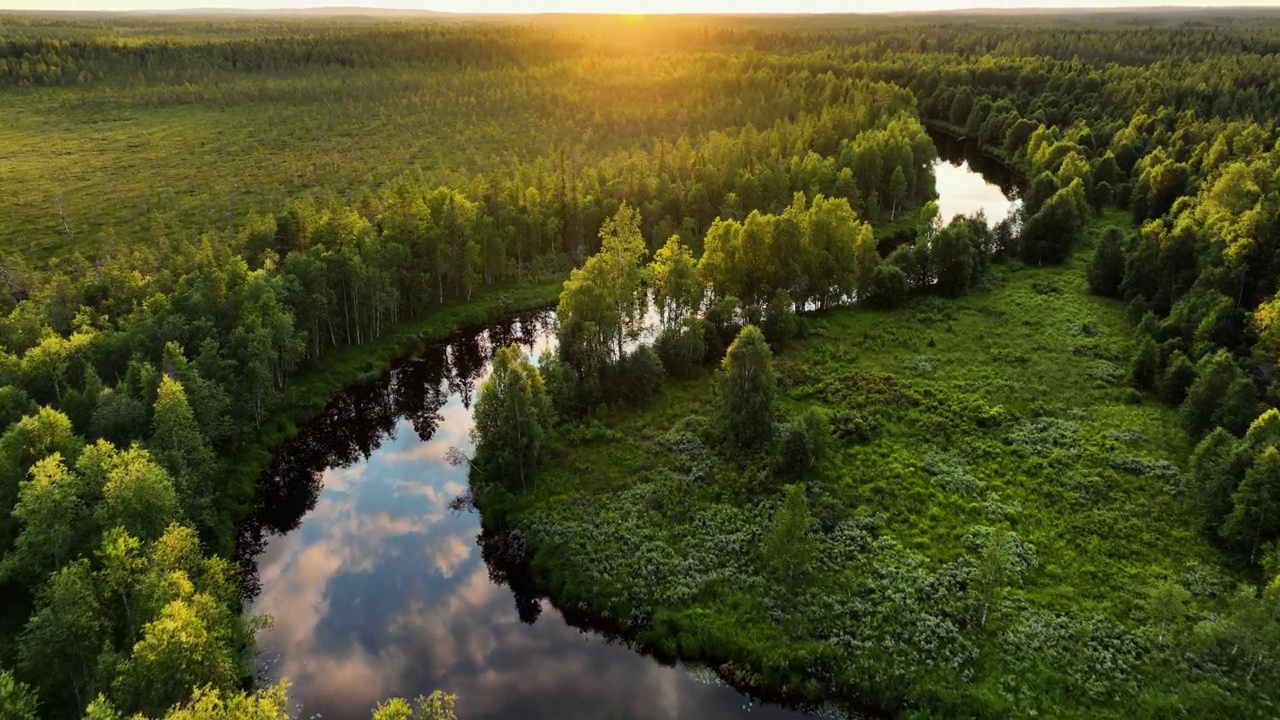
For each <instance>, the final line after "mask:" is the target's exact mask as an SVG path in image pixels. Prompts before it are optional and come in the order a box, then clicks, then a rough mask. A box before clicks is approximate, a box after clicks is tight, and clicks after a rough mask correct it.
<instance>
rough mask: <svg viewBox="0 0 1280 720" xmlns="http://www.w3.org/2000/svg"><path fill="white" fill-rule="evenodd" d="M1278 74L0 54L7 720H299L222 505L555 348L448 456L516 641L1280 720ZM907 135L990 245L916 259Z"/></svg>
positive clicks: (1033, 60)
mask: <svg viewBox="0 0 1280 720" xmlns="http://www.w3.org/2000/svg"><path fill="white" fill-rule="evenodd" d="M1278 52H1280V13H1277V12H1273V11H1266V10H1256V11H1255V10H1249V11H1245V10H1232V11H1208V10H1205V11H1177V12H1162V13H1160V14H1158V15H1157V14H1144V13H1140V12H1137V11H1124V12H1113V13H1103V12H1099V13H1095V14H1082V13H1073V14H1054V13H1027V14H1011V15H1005V14H997V13H975V14H946V15H938V16H847V17H844V16H832V17H818V16H814V17H795V18H789V17H776V18H736V17H712V16H688V17H684V16H681V17H670V18H663V17H643V18H622V17H605V16H591V17H586V16H583V17H575V16H565V17H538V18H486V19H479V18H466V17H462V18H452V19H447V20H442V19H434V18H432V19H422V18H400V19H387V18H372V17H371V18H356V17H341V18H337V17H335V18H321V17H295V18H291V17H286V16H277V15H269V14H268V15H261V16H245V17H236V16H230V17H219V18H216V19H210V18H200V17H194V16H192V17H187V16H182V15H174V16H165V17H161V16H156V17H147V16H132V15H131V16H111V15H100V16H98V15H89V16H82V15H58V14H13V15H8V16H0V96H2V97H3V99H4V106H5V108H6V109H5V117H6V122H5V123H3V127H0V147H2V148H3V150H4V152H0V218H3V220H2V222H0V556H2V559H0V588H2V589H0V717H3V718H5V719H6V720H8V718H14V719H15V720H36V719H37V718H40V719H42V720H43V719H53V718H85V719H86V720H88V719H93V720H121V719H122V718H135V717H137V718H142V719H144V720H145V719H147V718H151V719H153V720H160V719H162V718H163V719H165V720H187V719H191V720H197V719H198V720H212V719H213V718H236V719H240V718H244V719H246V720H247V719H249V718H253V719H254V720H267V719H272V720H282V719H283V718H288V717H292V715H291V708H290V703H289V701H288V700H287V693H288V683H287V681H281V682H280V683H278V684H264V683H256V684H255V683H254V682H252V680H253V677H254V674H255V668H256V665H257V648H256V645H255V634H256V633H257V632H258V631H259V630H260V629H262V628H263V627H265V625H266V623H267V622H268V620H267V619H266V618H264V617H259V616H255V615H253V613H252V612H249V611H248V610H247V601H248V600H249V598H250V596H251V595H252V592H253V590H252V587H253V584H254V580H255V578H254V577H253V572H252V568H251V567H249V566H250V565H251V564H252V563H251V562H246V558H245V557H244V552H243V549H244V546H245V537H244V536H245V534H246V531H245V521H246V519H247V518H249V517H250V516H252V515H253V514H254V512H255V510H258V509H260V508H261V504H262V498H261V495H262V494H263V493H264V492H267V491H268V490H267V489H264V488H263V487H261V486H260V483H259V478H260V476H261V475H262V474H263V472H264V471H265V470H266V469H267V468H268V467H269V466H270V465H271V463H272V461H273V459H274V458H275V453H276V451H277V450H278V449H279V448H280V447H281V446H282V445H283V444H284V443H285V442H286V441H287V440H289V439H290V438H292V437H294V436H295V435H297V434H298V432H299V430H300V427H301V426H303V425H305V423H306V422H307V421H309V420H311V419H312V418H314V417H315V416H317V414H319V413H320V411H321V409H322V408H323V407H324V406H325V403H326V402H327V401H328V400H329V399H330V398H331V397H333V396H335V393H338V392H339V391H340V390H342V389H343V388H345V387H348V386H351V385H353V384H355V383H357V382H364V381H368V380H369V379H371V378H376V377H378V376H379V375H380V374H382V372H383V371H385V370H386V369H387V368H388V367H390V366H391V365H392V363H394V362H395V361H397V360H398V359H400V358H403V357H406V356H412V355H414V354H415V353H422V352H425V350H424V347H425V346H426V343H428V342H429V341H431V340H434V339H439V338H443V337H447V336H449V335H450V334H451V333H452V332H454V331H456V330H459V329H461V328H463V327H466V326H468V325H471V324H475V323H478V322H484V321H490V320H497V319H500V318H502V317H506V316H510V315H511V314H512V313H515V312H517V311H520V310H524V309H529V308H545V307H554V308H555V317H556V319H555V344H554V349H553V350H551V351H548V352H545V353H544V354H542V355H541V356H539V357H534V356H532V355H531V354H530V353H529V352H528V351H527V350H526V349H524V348H522V347H520V346H518V345H512V346H510V347H500V346H499V347H495V348H493V353H492V358H491V362H492V365H491V368H490V369H489V370H488V373H487V375H485V376H484V377H483V378H478V377H477V378H476V379H478V380H479V382H478V386H477V389H476V392H475V401H474V406H473V407H471V408H470V410H471V412H472V417H473V421H474V427H473V429H472V431H471V432H472V438H473V439H474V451H473V452H472V453H471V454H470V456H469V457H463V458H458V461H459V462H465V463H466V464H467V465H468V467H469V472H470V479H471V483H470V484H471V487H470V489H469V496H470V497H471V498H472V499H473V502H474V505H475V507H476V508H477V509H478V511H479V513H480V515H481V518H482V521H483V524H484V528H485V533H486V535H492V536H494V537H500V538H502V543H501V547H502V548H504V550H503V552H505V553H506V554H508V555H510V557H507V558H506V560H508V561H510V562H512V563H514V564H515V565H518V566H519V567H521V568H522V570H521V573H520V574H521V575H522V577H524V579H525V580H526V581H527V584H528V585H529V586H530V588H526V589H531V592H532V593H533V594H535V595H537V596H539V597H546V598H549V600H550V601H551V602H552V603H554V604H555V605H557V606H559V607H564V608H576V609H577V611H578V612H580V613H582V614H584V615H587V616H590V617H591V618H592V621H593V623H595V624H596V625H599V626H600V627H603V628H606V629H608V631H609V632H611V633H615V634H617V635H618V636H620V637H623V638H625V639H626V640H627V641H628V642H629V643H632V644H633V645H634V646H635V647H637V648H638V649H640V650H643V651H645V652H649V653H652V654H654V655H656V656H658V657H660V658H663V659H668V660H673V661H675V660H679V661H690V662H694V661H696V662H700V663H703V664H706V665H708V666H710V667H712V668H714V670H715V671H716V673H717V675H718V676H719V678H721V679H722V680H723V681H725V682H728V683H729V684H732V685H734V686H735V687H739V688H741V689H743V690H745V691H748V692H752V693H755V694H757V695H758V696H763V697H768V698H771V699H775V700H778V701H780V702H784V703H788V704H792V705H797V706H803V707H819V706H822V707H825V706H828V705H830V706H834V707H839V708H842V711H844V712H861V713H869V714H873V715H883V716H890V717H908V718H928V717H957V716H962V717H1031V716H1034V715H1046V714H1047V715H1051V716H1054V717H1170V716H1186V717H1259V718H1263V717H1271V716H1273V715H1274V704H1275V703H1276V702H1277V701H1280V696H1277V690H1276V689H1277V688H1280V544H1278V543H1280V410H1277V402H1278V401H1280V384H1278V382H1280V381H1277V378H1276V374H1277V363H1278V362H1280V265H1278V263H1280V142H1278V141H1280V134H1278V131H1277V127H1276V124H1275V118H1276V117H1277V116H1278V115H1280V55H1278V54H1277V53H1278ZM941 136H946V137H951V138H962V139H964V141H966V142H969V143H972V144H975V145H976V147H978V148H980V151H981V152H982V153H983V154H984V155H985V156H986V157H988V158H989V159H990V160H991V161H992V162H997V163H999V164H1000V165H1002V166H1003V167H1004V168H1006V169H1007V170H1008V171H1009V172H1011V173H1013V174H1015V175H1016V176H1017V177H1018V178H1019V179H1020V181H1019V183H1018V184H1019V186H1020V191H1019V200H1020V202H1019V203H1018V205H1017V209H1016V211H1015V212H1014V213H1013V214H1011V216H1010V217H1008V218H991V219H988V218H986V217H983V216H982V215H981V214H978V215H974V216H957V217H954V218H950V217H942V216H941V215H940V212H939V210H938V205H937V203H936V202H935V199H936V198H937V190H936V188H935V177H934V173H933V167H934V166H933V163H934V160H935V158H936V156H937V149H936V147H935V138H937V137H941ZM485 359H486V360H487V359H488V358H485ZM476 365H477V367H478V366H480V365H483V361H477V362H476ZM424 422H425V423H426V424H430V420H429V418H425V417H424ZM339 435H340V434H339ZM329 452H330V453H337V454H341V452H343V451H339V450H338V449H336V448H335V449H331V450H329ZM351 454H352V455H355V454H358V453H357V452H352V453H351ZM366 454H367V451H366ZM302 474H305V473H299V475H302ZM314 480H315V477H314V476H309V477H307V478H300V481H301V483H302V485H308V484H309V483H311V482H313V481H314ZM313 503H314V500H313ZM512 589H513V590H516V588H515V587H514V583H513V587H512ZM440 690H441V691H442V692H437V693H435V694H432V695H430V696H429V697H427V698H423V699H421V700H420V701H418V702H417V703H416V704H411V703H409V702H406V701H403V700H388V701H387V702H386V703H384V704H383V705H381V706H379V707H378V708H376V709H375V708H369V713H370V714H372V716H373V717H375V718H377V719H378V720H393V719H395V720H407V719H409V718H424V719H425V718H445V717H452V716H453V715H454V702H455V699H454V698H453V696H451V695H449V694H447V693H448V692H449V688H441V689H440Z"/></svg>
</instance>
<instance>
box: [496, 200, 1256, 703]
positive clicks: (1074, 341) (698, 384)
mask: <svg viewBox="0 0 1280 720" xmlns="http://www.w3.org/2000/svg"><path fill="white" fill-rule="evenodd" d="M1113 224H1114V225H1117V226H1120V227H1123V228H1127V227H1129V221H1128V219H1127V217H1125V215H1124V214H1123V213H1120V212H1118V211H1112V212H1109V213H1108V214H1106V215H1104V216H1103V217H1100V218H1095V219H1093V220H1092V221H1091V222H1090V225H1089V229H1088V235H1089V242H1087V243H1085V245H1084V246H1083V247H1081V248H1079V249H1078V250H1077V252H1076V254H1075V255H1074V256H1073V257H1072V258H1071V259H1070V260H1069V261H1068V262H1067V263H1065V264H1063V265H1062V266H1058V267H1047V268H1025V267H1021V266H1020V265H1018V264H1016V263H1010V264H1007V265H998V266H995V267H994V268H993V277H992V278H990V280H989V282H988V287H987V288H986V290H985V291H983V292H979V293H975V294H973V295H970V296H966V297H964V298H961V299H958V300H941V299H937V298H930V297H925V298H920V299H918V300H917V301H915V302H914V303H912V304H911V306H909V307H907V308H904V309H901V310H897V311H893V312H888V313H881V312H872V311H868V310H865V309H861V308H847V309H840V310H835V311H831V312H827V313H823V314H819V315H817V316H814V317H813V318H812V319H811V321H812V324H813V325H815V326H816V327H818V328H819V333H818V334H816V335H815V336H813V337H810V338H807V339H805V340H802V341H800V342H797V343H796V344H795V345H794V346H793V347H790V348H787V349H786V350H785V351H783V352H782V353H781V354H780V355H779V357H778V359H777V369H778V375H779V385H780V388H779V389H780V400H779V406H780V408H779V411H778V416H779V419H780V420H785V419H786V418H787V417H794V416H796V415H797V414H799V413H800V412H802V411H804V410H808V409H818V410H820V411H822V412H824V413H826V414H827V416H828V418H829V419H830V422H831V424H832V426H833V429H834V439H833V441H832V442H833V444H834V448H833V451H832V453H831V457H829V459H828V460H826V461H825V462H824V463H823V464H822V465H820V466H819V467H818V468H817V469H816V470H815V471H814V472H812V473H811V474H808V475H797V474H795V473H794V472H792V471H791V470H790V468H788V467H787V466H785V465H780V464H779V463H778V462H777V461H776V460H775V456H774V455H773V454H772V452H764V453H758V454H741V453H738V452H735V451H733V450H731V449H730V448H729V447H728V446H726V444H725V443H724V442H723V441H722V439H721V438H720V437H719V433H718V432H717V430H716V427H715V423H714V422H713V417H712V414H713V413H714V410H713V408H714V406H715V402H716V400H715V393H714V389H713V383H712V381H711V377H710V375H707V376H704V377H703V378H701V379H699V380H694V381H687V382H671V381H669V382H668V384H667V385H666V386H665V387H664V389H663V390H662V392H661V394H660V395H659V396H658V397H656V398H654V399H653V401H652V402H651V403H650V404H649V405H648V407H647V408H646V409H644V410H608V411H603V412H601V413H599V414H598V415H597V416H595V417H593V418H592V420H591V422H590V423H588V424H586V425H582V426H576V427H570V428H564V429H562V431H561V432H560V433H558V437H559V439H560V446H559V447H558V448H557V451H556V453H555V459H554V461H552V462H551V463H549V465H548V467H547V468H546V469H545V470H544V474H543V476H542V477H541V478H540V479H539V481H538V483H537V484H536V485H535V486H534V487H533V488H532V489H530V490H529V491H526V492H524V493H522V494H520V495H518V496H514V497H510V496H508V497H487V498H484V502H483V515H484V518H483V519H484V522H485V525H486V526H487V527H490V528H497V527H502V528H505V529H506V530H507V531H508V532H509V533H510V534H511V536H512V537H514V538H516V539H517V544H519V545H520V546H522V547H524V548H525V549H526V560H527V565H528V577H529V579H530V583H531V585H532V587H534V588H536V589H537V592H539V593H543V594H545V595H547V596H549V597H550V598H551V599H552V600H553V602H554V603H555V604H556V605H557V606H559V607H562V608H566V609H567V610H568V611H569V612H574V613H579V614H582V615H583V616H587V617H591V618H593V621H594V622H596V623H598V624H603V625H605V626H611V627H613V628H614V629H615V630H616V631H617V632H619V633H620V634H622V635H623V636H624V637H628V638H630V639H632V640H633V641H634V642H636V643H637V644H638V645H639V646H640V647H641V648H643V649H645V650H647V651H650V652H653V653H655V654H656V655H657V656H659V657H663V658H668V659H680V660H685V661H697V662H704V663H707V664H709V665H711V666H713V667H715V668H716V669H717V671H718V672H719V673H720V675H721V676H722V677H724V678H725V679H726V680H728V681H730V682H731V683H733V684H735V685H736V686H739V687H741V688H744V689H747V690H749V691H751V692H753V693H754V694H757V695H761V696H764V697H787V698H793V699H800V700H805V701H811V702H830V701H835V702H839V703H842V704H847V705H850V706H852V707H854V708H859V709H872V710H875V711H877V712H884V713H890V714H902V715H906V716H915V717H956V716H972V717H1008V716H1027V715H1031V714H1041V715H1052V716H1057V717H1131V716H1133V715H1134V714H1135V713H1136V714H1143V713H1146V714H1148V715H1155V716H1158V715H1160V714H1162V713H1169V712H1173V711H1174V709H1175V708H1181V709H1182V710H1183V711H1186V712H1190V713H1191V714H1192V715H1195V714H1196V713H1197V712H1210V711H1212V710H1214V709H1215V708H1219V707H1225V706H1226V705H1225V703H1229V702H1231V695H1230V692H1229V684H1228V683H1227V682H1226V681H1224V680H1223V679H1222V678H1217V677H1215V678H1211V679H1204V678H1199V679H1197V678H1195V677H1193V676H1192V675H1191V674H1188V672H1187V671H1185V670H1184V669H1182V668H1181V667H1180V666H1178V664H1177V663H1176V662H1175V661H1174V658H1176V657H1179V656H1180V654H1181V653H1183V652H1185V651H1186V650H1187V648H1185V647H1184V646H1183V645H1181V644H1175V645H1171V643H1175V642H1176V643H1185V642H1190V640H1189V639H1190V638H1191V637H1192V629H1193V626H1194V625H1195V623H1196V622H1198V621H1199V620H1201V619H1203V618H1206V617H1213V613H1215V612H1218V611H1220V610H1222V608H1223V607H1224V606H1225V603H1226V601H1227V597H1228V596H1229V595H1230V592H1231V589H1232V587H1233V585H1234V581H1235V578H1234V577H1233V576H1232V575H1231V574H1230V573H1228V572H1226V571H1223V570H1222V569H1221V562H1220V559H1219V558H1218V556H1217V554H1216V552H1215V551H1214V550H1213V549H1212V548H1211V547H1210V546H1209V544H1208V543H1207V542H1206V540H1205V539H1204V538H1203V536H1202V535H1201V534H1200V533H1199V532H1198V530H1197V529H1196V528H1197V527H1198V526H1197V522H1196V520H1195V515H1194V513H1193V511H1192V507H1191V499H1190V498H1189V497H1188V495H1187V493H1186V492H1185V491H1184V490H1183V487H1184V484H1183V479H1182V468H1183V467H1184V465H1185V461H1186V457H1187V453H1188V451H1189V446H1188V442H1187V439H1186V437H1185V436H1184V435H1183V433H1182V431H1181V430H1179V429H1178V424H1177V422H1176V417H1175V414H1174V412H1173V411H1172V410H1171V409H1169V408H1168V407H1165V406H1163V405H1161V404H1160V403H1158V402H1157V401H1156V400H1155V399H1154V398H1151V397H1147V396H1143V395H1141V394H1139V393H1137V392H1136V391H1134V390H1132V389H1131V388H1130V387H1129V385H1128V380H1127V378H1128V365H1129V358H1130V356H1131V354H1132V352H1133V348H1132V347H1131V346H1130V345H1131V340H1130V337H1131V333H1130V330H1129V327H1128V325H1127V322H1126V320H1125V317H1124V311H1123V308H1122V307H1121V305H1120V304H1119V303H1116V302H1113V301H1108V300H1104V299H1101V298H1097V297H1095V296H1092V295H1090V294H1089V293H1088V292H1087V289H1086V286H1085V282H1084V274H1085V273H1084V270H1085V267H1086V265H1087V263H1088V260H1089V257H1090V256H1091V246H1092V244H1093V243H1094V242H1096V238H1097V236H1098V235H1099V234H1100V233H1101V232H1102V231H1103V230H1104V229H1105V228H1106V227H1107V226H1109V225H1113ZM797 482H798V483H801V484H803V485H804V488H805V491H806V492H805V495H806V497H807V500H808V503H809V507H810V512H811V519H812V522H813V524H814V525H813V530H814V531H813V532H812V533H811V534H809V535H808V538H807V540H805V541H804V542H801V543H799V544H797V545H796V546H795V547H794V549H793V555H792V556H791V557H790V558H788V561H789V562H792V563H793V567H794V568H795V573H794V574H792V575H789V576H788V577H785V578H781V577H778V575H777V572H778V570H777V566H776V563H775V562H773V560H772V559H770V558H767V557H765V554H764V552H763V550H762V540H763V538H764V536H765V535H766V534H767V532H768V528H770V526H771V523H772V522H773V517H774V514H775V513H776V511H777V509H778V508H779V506H780V504H781V498H782V491H781V488H782V486H783V485H784V484H787V483H797ZM992 548H995V550H992ZM1171 582H1172V583H1175V584H1176V585H1177V586H1179V587H1184V586H1185V587H1186V588H1187V598H1186V600H1185V610H1184V612H1182V613H1181V614H1180V615H1178V616H1176V617H1174V618H1172V619H1171V618H1167V617H1163V616H1160V617H1159V618H1158V620H1157V619H1153V618H1157V615H1156V614H1155V612H1154V611H1152V609H1151V608H1152V600H1151V598H1152V597H1153V596H1155V595H1156V594H1157V592H1158V590H1159V588H1161V587H1163V586H1165V585H1167V584H1168V583H1171ZM1157 622H1158V623H1159V627H1157ZM1175 638H1176V640H1175ZM1192 688H1194V692H1191V690H1192ZM1064 698H1071V702H1070V703H1069V706H1064V705H1063V702H1062V701H1063V699H1064Z"/></svg>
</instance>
